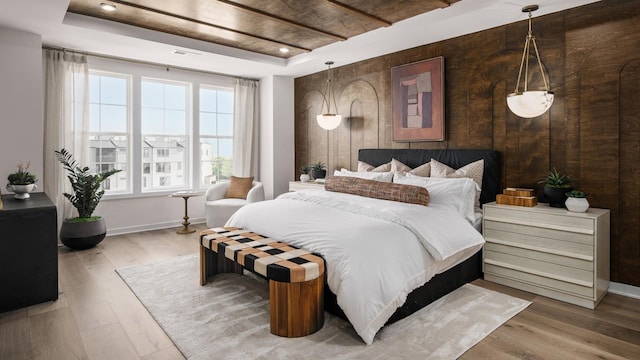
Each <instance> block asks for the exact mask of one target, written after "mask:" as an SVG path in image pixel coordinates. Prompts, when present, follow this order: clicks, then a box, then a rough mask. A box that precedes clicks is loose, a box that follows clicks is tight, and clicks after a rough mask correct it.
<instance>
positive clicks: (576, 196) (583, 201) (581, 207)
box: [564, 190, 589, 212]
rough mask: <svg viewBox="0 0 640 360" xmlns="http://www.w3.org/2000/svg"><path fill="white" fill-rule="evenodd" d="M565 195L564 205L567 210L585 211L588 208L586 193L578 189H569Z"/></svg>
mask: <svg viewBox="0 0 640 360" xmlns="http://www.w3.org/2000/svg"><path fill="white" fill-rule="evenodd" d="M565 195H566V196H567V200H566V201H565V203H564V205H565V206H566V207H567V210H569V211H573V212H585V211H587V210H589V200H587V195H588V194H586V193H584V192H582V191H580V190H571V191H569V192H567V193H566V194H565Z"/></svg>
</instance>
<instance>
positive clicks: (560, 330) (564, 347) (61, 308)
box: [0, 225, 640, 360]
mask: <svg viewBox="0 0 640 360" xmlns="http://www.w3.org/2000/svg"><path fill="white" fill-rule="evenodd" d="M196 229H198V230H201V229H204V225H197V226H196ZM196 234H197V232H196ZM197 251H198V247H197V235H195V234H190V235H178V234H176V233H175V229H165V230H156V231H149V232H143V233H136V234H128V235H118V236H110V237H107V238H106V239H105V240H104V241H103V242H102V243H100V244H99V245H98V247H96V248H94V249H89V250H84V251H71V250H68V249H67V248H64V247H63V248H60V249H59V278H60V292H61V293H60V298H59V299H58V301H55V302H49V303H44V304H39V305H35V306H31V307H28V308H23V309H19V310H15V311H10V312H6V313H2V314H0V359H11V360H14V359H15V360H19V359H47V360H50V359H54V360H57V359H65V360H66V359H92V360H93V359H149V360H151V359H158V360H159V359H184V357H183V356H182V354H181V353H180V351H178V349H177V348H176V347H175V346H174V345H173V343H172V342H171V340H170V339H169V338H168V337H167V335H166V334H165V333H164V331H163V330H162V329H161V328H160V326H159V325H158V324H157V323H156V322H155V320H153V318H152V317H151V315H149V313H148V312H147V311H146V309H145V308H144V306H143V305H142V304H141V303H140V302H139V301H138V299H137V298H136V297H135V295H133V293H132V292H131V291H130V290H129V288H128V287H127V285H126V284H125V283H124V282H123V281H122V280H121V279H120V277H119V276H118V275H117V274H116V272H115V271H114V269H116V268H119V267H124V266H130V265H136V264H143V263H148V262H154V261H158V260H161V259H165V258H169V257H174V256H181V255H186V254H192V253H196V252H197ZM474 284H476V285H479V286H482V287H485V288H488V289H492V290H496V291H499V292H503V293H506V294H509V295H512V296H516V297H520V298H524V299H528V300H531V301H532V302H533V303H532V304H531V305H530V306H529V307H528V308H527V309H525V310H524V311H522V312H521V313H520V314H518V315H516V316H515V317H514V318H512V319H511V320H509V321H508V322H507V323H505V324H504V325H503V326H501V327H500V328H498V329H497V330H495V331H494V332H493V333H491V334H490V335H489V336H488V337H486V338H485V339H484V340H482V341H481V342H480V343H478V344H477V345H476V346H474V347H473V348H471V349H470V350H469V351H467V352H466V353H465V354H464V355H463V356H462V357H461V358H462V359H527V360H531V359H640V300H636V299H631V298H627V297H623V296H619V295H614V294H608V295H607V296H606V297H605V298H604V300H603V301H602V303H601V304H600V305H599V306H598V308H597V309H596V310H588V309H585V308H581V307H578V306H574V305H570V304H566V303H563V302H560V301H555V300H551V299H548V298H544V297H541V296H537V295H534V294H530V293H527V292H523V291H519V290H515V289H511V288H508V287H504V286H501V285H497V284H493V283H490V282H487V281H484V280H476V281H475V282H474ZM25 286H28V284H25Z"/></svg>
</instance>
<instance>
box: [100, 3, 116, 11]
mask: <svg viewBox="0 0 640 360" xmlns="http://www.w3.org/2000/svg"><path fill="white" fill-rule="evenodd" d="M100 7H101V8H102V10H104V11H116V6H115V5H113V4H107V3H100Z"/></svg>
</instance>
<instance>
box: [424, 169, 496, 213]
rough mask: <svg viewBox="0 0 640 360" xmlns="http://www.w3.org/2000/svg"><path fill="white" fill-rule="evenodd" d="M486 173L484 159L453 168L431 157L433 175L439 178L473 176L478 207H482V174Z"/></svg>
mask: <svg viewBox="0 0 640 360" xmlns="http://www.w3.org/2000/svg"><path fill="white" fill-rule="evenodd" d="M483 174H484V159H481V160H478V161H474V162H472V163H470V164H467V165H465V166H463V167H461V168H460V169H457V170H455V169H453V168H451V167H449V166H447V165H445V164H443V163H441V162H439V161H437V160H435V159H431V177H439V178H462V177H466V178H471V179H473V181H474V182H475V183H476V188H477V190H478V191H477V192H476V201H475V206H476V208H479V207H480V190H481V189H482V175H483Z"/></svg>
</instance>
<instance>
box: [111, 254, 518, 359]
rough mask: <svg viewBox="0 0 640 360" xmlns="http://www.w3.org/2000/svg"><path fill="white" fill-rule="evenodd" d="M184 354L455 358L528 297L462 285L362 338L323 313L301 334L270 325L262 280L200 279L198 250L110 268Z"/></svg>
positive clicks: (266, 291) (191, 356)
mask: <svg viewBox="0 0 640 360" xmlns="http://www.w3.org/2000/svg"><path fill="white" fill-rule="evenodd" d="M116 271H117V272H118V274H120V277H122V279H123V280H124V281H125V282H126V283H127V284H128V285H129V287H130V288H131V290H132V291H133V292H134V293H135V294H136V296H137V297H138V298H139V299H140V301H141V302H142V303H143V304H144V306H145V307H146V308H147V309H148V310H149V312H150V313H151V315H152V316H153V317H154V318H155V319H156V321H157V322H158V323H159V324H160V326H162V328H163V329H164V330H165V332H166V333H167V335H168V336H169V337H170V338H171V339H172V340H173V342H174V343H175V344H176V346H177V347H178V349H179V350H180V351H181V352H182V353H183V354H184V356H185V357H186V358H187V359H190V360H195V359H388V358H393V359H455V358H457V357H459V356H460V355H462V354H463V353H464V352H465V351H467V350H468V349H470V348H471V347H472V346H473V345H475V344H476V343H478V342H479V341H480V340H482V339H483V338H484V337H486V336H487V335H489V334H490V333H491V332H492V331H493V330H495V329H496V328H498V327H499V326H500V325H502V324H503V323H504V322H506V321H507V320H509V319H510V318H511V317H513V316H514V315H516V314H517V313H519V312H520V311H522V310H523V309H525V308H526V307H527V306H528V305H529V304H530V302H528V301H525V300H521V299H518V298H514V297H511V296H508V295H504V294H501V293H498V292H495V291H491V290H487V289H484V288H481V287H478V286H475V285H472V284H467V285H464V286H463V287H461V288H459V289H457V290H455V291H454V292H452V293H450V294H449V295H447V296H445V297H443V298H441V299H440V300H438V301H436V302H434V303H432V304H430V305H429V306H427V307H425V308H424V309H422V310H420V311H418V312H417V313H415V314H413V315H411V316H409V317H407V318H405V319H403V320H401V321H398V322H396V323H394V324H391V325H388V326H385V327H384V328H382V330H381V331H380V332H379V333H378V334H377V335H376V337H375V340H374V342H373V344H372V345H370V346H367V345H366V344H365V343H364V342H362V340H361V339H360V338H359V337H358V335H357V334H356V333H355V331H354V330H353V328H352V327H351V325H350V324H349V323H348V322H346V321H344V320H342V319H340V318H338V317H336V316H333V315H331V314H329V313H326V314H325V323H324V326H323V328H322V329H321V330H320V331H318V332H316V333H314V334H311V335H309V336H306V337H301V338H283V337H279V336H276V335H272V334H271V333H270V332H269V284H268V282H267V281H265V280H263V279H261V278H258V277H255V276H252V274H249V275H244V276H243V275H238V274H220V275H216V276H215V277H214V278H213V281H210V282H209V283H208V284H207V285H206V286H200V285H199V274H200V273H199V271H200V270H199V262H198V257H197V255H187V256H181V257H177V258H171V259H168V260H164V261H161V262H157V263H152V264H145V265H136V266H130V267H126V268H120V269H117V270H116Z"/></svg>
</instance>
